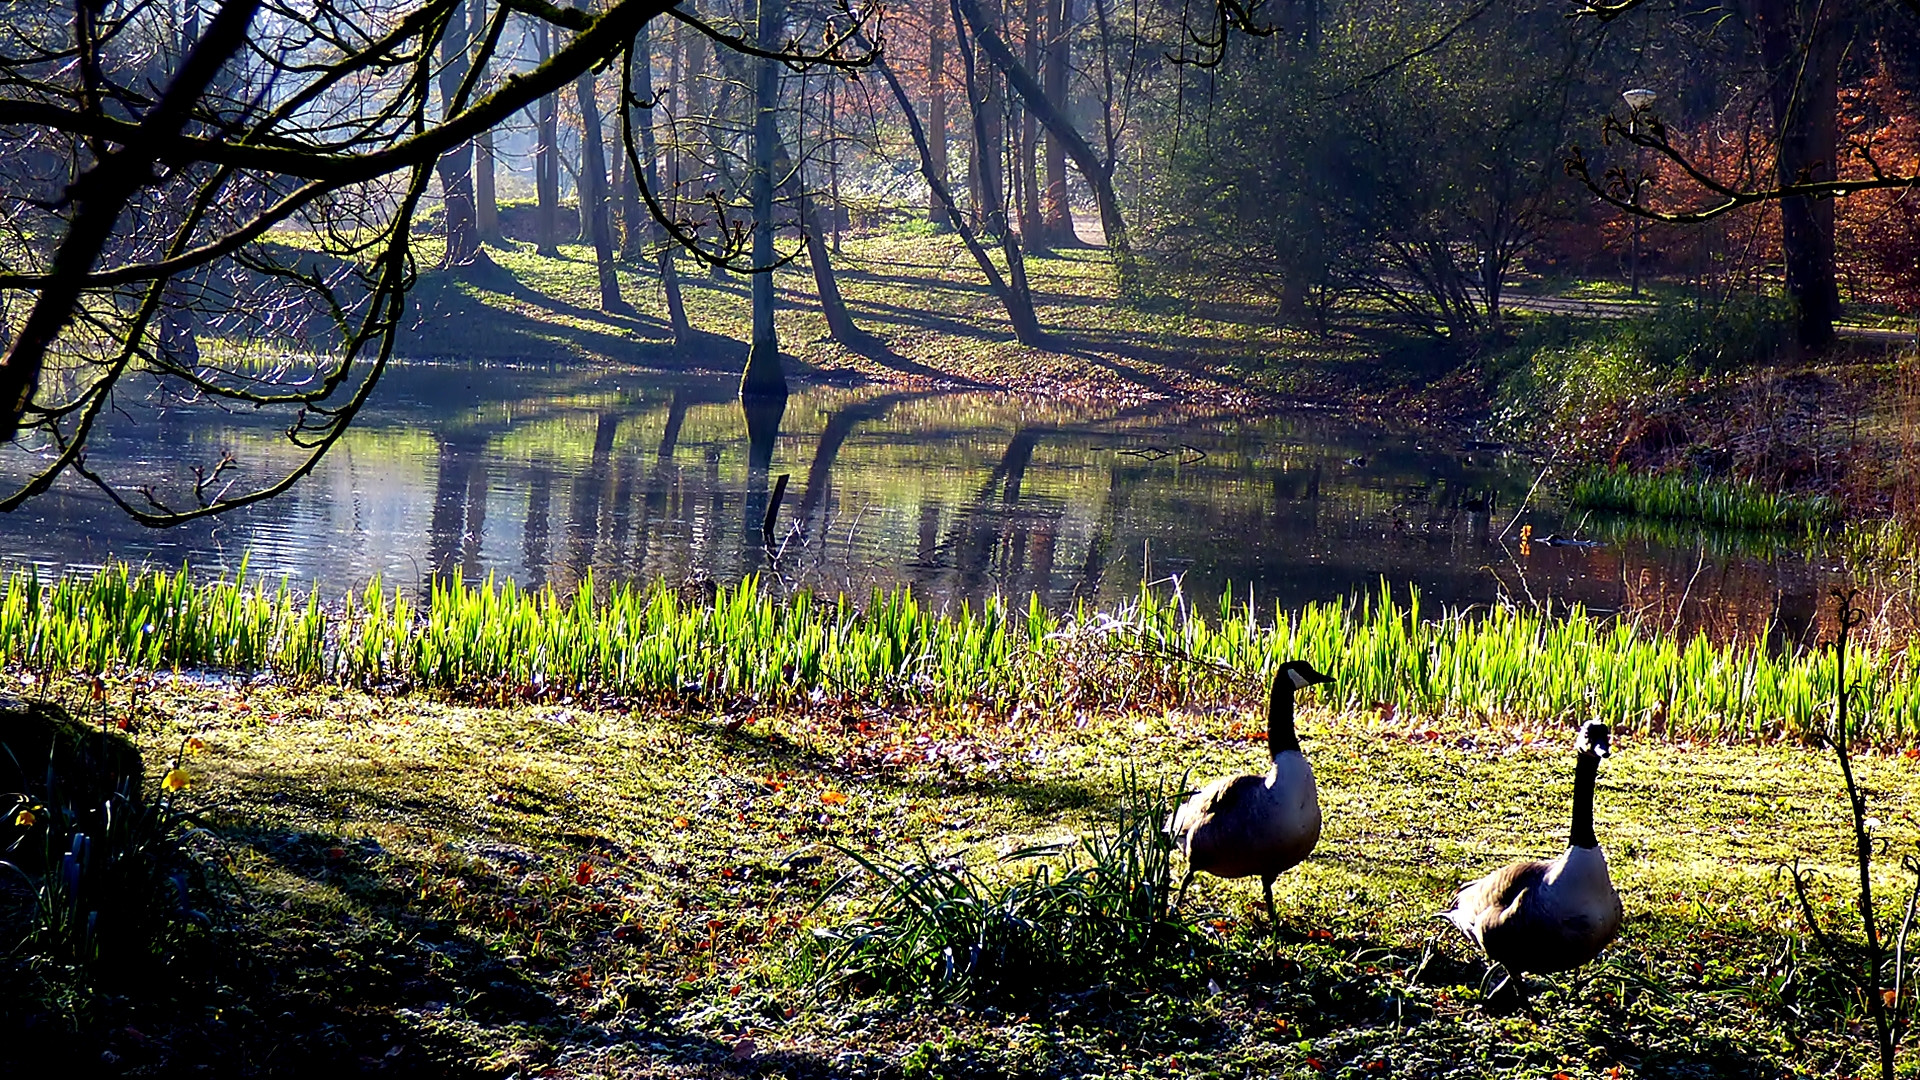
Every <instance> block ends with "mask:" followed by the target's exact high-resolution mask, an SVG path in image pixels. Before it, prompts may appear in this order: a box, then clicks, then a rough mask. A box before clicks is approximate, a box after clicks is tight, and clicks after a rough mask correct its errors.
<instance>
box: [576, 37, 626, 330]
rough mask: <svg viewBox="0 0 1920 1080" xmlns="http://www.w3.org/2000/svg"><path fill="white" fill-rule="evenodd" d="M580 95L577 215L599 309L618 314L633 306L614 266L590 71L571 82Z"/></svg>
mask: <svg viewBox="0 0 1920 1080" xmlns="http://www.w3.org/2000/svg"><path fill="white" fill-rule="evenodd" d="M573 85H574V90H575V92H576V93H577V94H578V95H579V98H580V216H581V217H582V218H584V219H585V220H586V222H587V235H588V237H589V238H590V239H592V241H593V262H594V269H595V270H597V271H598V272H599V275H600V310H601V311H610V312H615V313H618V314H621V315H626V314H630V313H631V312H632V311H633V308H631V307H629V306H628V304H627V302H626V301H625V300H622V299H621V298H620V277H619V275H618V274H616V273H615V272H614V268H613V223H612V222H611V221H609V220H608V214H607V201H608V200H607V144H606V143H605V142H604V141H603V140H602V138H601V135H602V132H601V130H600V102H599V99H598V95H597V94H596V93H595V92H594V78H593V72H591V71H587V72H584V73H583V74H581V76H580V78H579V79H578V80H577V81H576V82H575V83H574V84H573Z"/></svg>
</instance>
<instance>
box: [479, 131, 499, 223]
mask: <svg viewBox="0 0 1920 1080" xmlns="http://www.w3.org/2000/svg"><path fill="white" fill-rule="evenodd" d="M474 151H475V152H474V167H473V193H474V216H475V219H476V220H477V221H478V223H479V225H480V239H481V241H482V242H483V243H488V244H498V243H500V241H501V235H500V200H499V196H498V194H497V192H496V190H495V186H494V154H493V129H492V128H488V129H487V130H485V131H483V132H481V133H480V138H479V139H478V140H476V141H475V147H474Z"/></svg>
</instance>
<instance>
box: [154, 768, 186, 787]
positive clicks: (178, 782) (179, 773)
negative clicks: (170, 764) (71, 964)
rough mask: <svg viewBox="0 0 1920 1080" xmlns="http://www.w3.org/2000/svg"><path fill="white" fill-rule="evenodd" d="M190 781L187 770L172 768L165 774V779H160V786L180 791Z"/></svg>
mask: <svg viewBox="0 0 1920 1080" xmlns="http://www.w3.org/2000/svg"><path fill="white" fill-rule="evenodd" d="M191 782H192V778H191V777H189V776H188V775H187V770H185V769H174V770H173V771H172V772H169V773H168V774H167V778H166V779H165V780H162V781H160V786H161V787H163V788H166V789H167V790H168V791H180V790H183V789H184V788H185V787H186V786H187V785H188V784H189V783H191Z"/></svg>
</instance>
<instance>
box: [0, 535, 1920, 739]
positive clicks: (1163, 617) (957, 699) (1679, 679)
mask: <svg viewBox="0 0 1920 1080" xmlns="http://www.w3.org/2000/svg"><path fill="white" fill-rule="evenodd" d="M0 656H3V657H5V658H6V660H7V661H8V662H10V663H13V664H17V665H23V666H26V667H29V668H33V669H37V670H42V671H48V672H74V671H80V672H102V671H109V670H112V669H114V668H116V667H118V666H121V665H127V666H132V667H146V668H158V667H164V666H170V665H171V666H182V667H186V666H211V667H218V668H223V669H227V670H236V671H266V672H271V673H274V674H276V675H279V676H282V677H285V678H288V679H291V680H296V681H300V680H329V681H340V682H347V683H354V684H361V685H386V686H391V685H395V684H401V685H412V686H415V687H434V688H444V689H450V690H460V691H465V692H487V693H510V694H513V695H516V696H521V695H535V696H537V695H544V694H550V693H551V694H562V695H569V694H595V693H599V694H614V695H619V696H623V697H630V698H646V699H651V700H665V701H669V702H675V703H678V704H679V705H681V706H682V707H692V706H698V705H700V704H701V703H703V702H706V703H711V702H722V703H724V702H728V701H735V700H746V701H753V702H758V703H764V704H775V705H778V704H788V703H796V702H800V701H806V700H813V699H815V698H816V697H817V696H819V695H826V694H834V695H838V696H840V697H841V698H843V699H849V700H868V701H882V702H920V703H929V704H938V705H956V704H963V703H981V704H985V705H988V706H990V707H993V708H996V709H1006V710H1011V709H1013V708H1015V707H1020V706H1024V707H1027V708H1029V709H1040V710H1043V711H1044V710H1059V709H1073V708H1091V707H1107V706H1120V707H1128V706H1132V707H1138V706H1141V705H1145V704H1156V705H1184V704H1187V703H1190V702H1195V701H1212V700H1217V699H1218V697H1219V696H1220V695H1221V694H1223V693H1232V692H1240V691H1242V690H1244V689H1246V688H1247V687H1248V686H1250V685H1253V683H1251V682H1250V681H1249V676H1251V677H1252V679H1253V680H1256V681H1258V680H1264V679H1265V678H1266V677H1267V676H1268V675H1269V674H1270V673H1271V672H1272V670H1273V669H1274V667H1275V666H1276V665H1277V664H1278V663H1279V662H1281V661H1282V660H1284V659H1285V658H1288V657H1293V656H1299V657H1304V658H1306V659H1309V660H1311V661H1312V662H1313V663H1314V665H1315V666H1316V667H1319V668H1320V669H1321V670H1322V671H1326V672H1329V673H1331V674H1332V675H1333V676H1334V677H1335V678H1336V679H1338V680H1339V682H1338V684H1337V685H1336V686H1335V687H1333V688H1332V691H1333V693H1334V694H1336V695H1337V696H1338V697H1339V698H1340V699H1341V700H1342V701H1343V702H1344V703H1346V704H1349V705H1354V706H1358V707H1364V706H1369V705H1372V704H1374V703H1376V702H1395V703H1399V704H1401V705H1404V706H1410V707H1414V708H1417V709H1420V710H1423V711H1427V712H1433V713H1443V712H1462V713H1467V714H1470V715H1481V716H1498V715H1526V716H1532V717H1537V718H1566V719H1573V718H1588V717H1593V718H1598V719H1603V720H1607V721H1608V722H1610V723H1612V724H1614V725H1616V726H1617V727H1620V728H1622V729H1624V730H1634V729H1636V728H1638V727H1641V726H1642V725H1644V724H1645V723H1647V721H1648V718H1649V717H1650V716H1653V715H1656V714H1658V715H1660V716H1662V717H1663V718H1664V723H1665V724H1666V725H1667V728H1668V730H1671V731H1681V732H1687V733H1690V734H1695V735H1700V736H1707V737H1713V738H1726V739H1743V738H1762V737H1774V736H1779V735H1788V736H1793V737H1806V736H1808V735H1809V734H1810V733H1813V732H1816V731H1818V730H1819V728H1818V718H1817V716H1816V712H1817V707H1816V698H1817V695H1816V694H1815V693H1814V687H1816V686H1818V685H1823V684H1822V683H1821V682H1820V680H1821V679H1829V678H1830V676H1829V675H1827V674H1826V667H1825V666H1824V665H1830V664H1831V662H1832V661H1831V659H1830V658H1823V657H1821V656H1818V655H1810V656H1802V657H1778V656H1772V655H1769V654H1768V653H1767V652H1766V651H1765V650H1764V649H1762V648H1760V647H1759V646H1758V645H1753V644H1736V645H1718V644H1715V643H1714V642H1712V641H1709V640H1708V639H1707V638H1705V637H1704V636H1702V637H1696V638H1694V639H1691V640H1686V641H1679V640H1674V639H1672V638H1668V637H1665V636H1663V635H1659V634H1656V633H1647V634H1643V633H1640V632H1639V631H1638V629H1637V628H1636V627H1635V626H1633V625H1632V624H1630V623H1626V622H1621V621H1617V620H1608V619H1603V618H1597V617H1594V616H1591V615H1588V614H1587V613H1586V612H1585V611H1584V610H1583V609H1581V608H1579V607H1571V608H1565V609H1561V610H1559V611H1538V610H1530V609H1521V608H1517V607H1497V608H1494V609H1493V610H1491V611H1488V612H1486V613H1483V614H1476V613H1467V612H1448V611H1443V612H1438V613H1432V612H1426V611H1423V610H1422V608H1421V604H1420V598H1419V595H1418V593H1413V594H1411V595H1410V596H1409V599H1408V600H1407V602H1405V603H1402V602H1399V601H1397V600H1395V599H1393V598H1392V597H1390V596H1389V595H1387V594H1386V593H1385V592H1384V591H1383V593H1382V594H1381V595H1379V596H1377V597H1374V598H1370V599H1368V600H1365V601H1363V602H1359V603H1353V604H1345V603H1316V604H1309V605H1307V606H1305V607H1304V608H1302V609H1300V610H1298V611H1294V612H1288V611H1285V610H1275V611H1273V612H1272V613H1271V617H1270V619H1263V618H1262V617H1261V613H1260V612H1259V611H1258V610H1257V609H1256V607H1255V605H1254V603H1253V602H1252V601H1251V600H1250V599H1249V600H1246V601H1244V602H1235V601H1234V600H1233V598H1232V597H1231V596H1230V595H1229V596H1228V597H1226V598H1224V599H1223V600H1222V602H1221V607H1220V610H1219V611H1218V612H1217V613H1216V614H1215V615H1214V616H1213V617H1211V618H1209V617H1206V616H1204V615H1202V614H1201V613H1198V612H1195V611H1193V610H1192V609H1190V608H1189V607H1187V605H1186V604H1185V603H1184V602H1183V601H1182V600H1181V598H1180V597H1179V596H1178V595H1174V596H1171V597H1166V596H1162V595H1160V594H1157V593H1154V592H1153V591H1151V590H1147V589H1143V590H1142V591H1141V593H1140V596H1139V598H1138V599H1137V600H1136V601H1135V602H1133V603H1132V604H1129V605H1126V606H1124V607H1122V608H1120V609H1118V610H1115V611H1107V612H1100V611H1094V610H1092V609H1090V608H1088V607H1086V606H1085V605H1081V606H1079V607H1077V608H1075V609H1074V610H1073V611H1072V612H1069V613H1067V614H1064V615H1055V614H1053V613H1051V612H1048V611H1046V610H1045V609H1044V608H1042V607H1041V606H1040V604H1039V602H1038V600H1037V599H1034V598H1030V599H1029V603H1028V604H1027V605H1026V607H1025V610H1024V612H1022V613H1020V614H1018V615H1016V614H1014V612H1012V611H1010V610H1009V608H1008V607H1007V605H1005V604H1004V603H1003V602H1001V601H999V600H994V601H990V602H989V603H987V604H986V605H985V606H984V607H982V608H980V609H978V610H976V609H973V608H971V607H967V606H962V607H960V608H958V609H955V610H952V611H947V612H937V611H934V610H931V609H928V608H926V607H924V606H922V605H921V603H920V602H919V601H918V600H917V599H916V598H915V597H914V596H913V595H912V594H911V593H910V592H908V591H906V590H900V591H896V592H879V593H875V594H874V596H873V597H872V598H871V599H870V600H869V601H868V603H867V604H866V605H865V606H864V607H862V606H859V605H856V604H854V603H853V602H852V601H851V600H849V599H848V598H846V597H844V596H842V597H839V598H837V599H835V600H832V601H822V600H816V599H814V598H812V597H810V596H807V595H805V594H801V595H798V596H795V597H792V598H789V599H784V600H783V599H779V598H777V597H776V596H774V595H773V593H772V592H771V591H770V590H769V589H767V588H765V587H763V586H762V585H761V584H760V583H759V582H758V581H757V580H755V579H751V578H750V579H748V580H746V581H743V582H741V583H740V584H739V585H737V586H733V587H727V588H722V589H720V590H719V591H718V593H717V594H716V595H715V596H714V597H713V599H712V600H711V602H705V601H704V600H703V599H688V597H687V596H686V595H685V594H683V593H682V592H681V591H679V590H677V589H675V588H673V587H670V586H667V585H665V584H662V583H658V582H656V583H654V584H650V585H621V586H617V587H614V588H611V589H609V590H607V592H606V593H605V595H604V596H599V597H596V594H595V591H594V589H593V585H592V582H591V581H588V582H587V583H585V584H583V585H582V587H581V588H580V589H579V590H578V591H577V592H576V593H575V594H574V595H572V596H571V597H562V596H560V595H559V594H557V593H555V592H554V591H553V590H551V589H544V590H541V591H538V592H522V591H520V590H519V588H518V587H516V586H515V585H513V584H512V583H510V582H509V583H507V584H505V585H495V584H494V583H492V582H491V581H488V582H486V583H484V584H481V585H477V586H472V585H467V584H464V583H463V582H460V581H458V580H452V581H440V582H438V583H436V584H435V585H434V587H433V591H432V595H431V597H430V598H429V600H428V602H427V604H426V605H425V606H424V607H423V608H422V607H416V606H415V605H414V604H413V603H411V602H410V601H409V600H407V598H406V596H405V594H404V593H402V592H401V591H400V590H398V589H396V590H394V592H393V593H391V594H388V593H385V592H383V591H382V587H381V585H380V584H379V582H377V581H376V582H374V583H373V584H371V585H369V586H368V588H367V589H366V591H365V592H364V593H362V594H360V595H359V596H357V597H356V596H354V595H353V594H348V595H347V596H346V597H344V598H343V599H342V600H341V601H340V602H339V603H338V604H335V605H325V604H322V603H321V600H320V597H319V594H318V593H311V594H308V595H306V596H305V597H300V596H297V595H295V594H294V593H293V592H291V591H290V590H289V589H288V588H287V586H286V585H285V584H284V583H283V584H281V585H280V586H278V587H277V588H268V587H265V586H254V585H246V584H242V583H238V582H233V581H224V580H222V581H214V582H210V583H208V584H205V585H195V584H193V583H192V580H191V575H190V574H188V573H187V572H186V571H184V570H183V571H180V572H177V573H169V572H167V571H161V570H141V571H137V572H136V571H133V570H131V569H130V568H128V567H126V566H124V565H120V566H110V567H107V568H105V569H103V570H101V571H99V572H97V573H95V574H93V575H91V576H75V577H67V578H62V579H60V580H59V581H58V582H55V583H54V584H52V585H51V586H48V585H43V584H41V583H40V582H39V581H38V579H37V578H35V577H34V576H33V574H32V573H31V572H30V571H19V572H16V573H15V574H14V575H13V576H12V577H11V578H9V579H8V581H7V583H6V586H5V592H4V595H0ZM1855 663H1856V664H1858V665H1860V667H1861V670H1862V671H1864V672H1867V673H1868V674H1869V676H1870V677H1868V678H1867V685H1868V687H1869V689H1868V690H1866V691H1864V692H1863V694H1864V700H1863V702H1862V706H1863V707H1862V710H1861V717H1860V728H1859V730H1860V732H1861V736H1862V738H1863V739H1865V740H1867V741H1871V742H1876V743H1878V742H1892V741H1899V742H1911V741H1913V740H1916V739H1920V683H1916V681H1915V680H1914V678H1913V676H1912V672H1911V670H1910V668H1909V666H1908V664H1907V661H1906V658H1905V650H1904V649H1895V648H1891V647H1876V648H1875V649H1872V650H1863V651H1862V652H1861V653H1860V654H1859V655H1858V656H1857V657H1856V659H1855Z"/></svg>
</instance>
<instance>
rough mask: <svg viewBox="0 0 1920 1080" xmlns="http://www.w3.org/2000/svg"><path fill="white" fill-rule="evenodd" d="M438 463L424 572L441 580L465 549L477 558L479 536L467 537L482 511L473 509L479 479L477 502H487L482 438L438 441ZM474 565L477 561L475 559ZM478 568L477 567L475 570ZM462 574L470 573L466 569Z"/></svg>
mask: <svg viewBox="0 0 1920 1080" xmlns="http://www.w3.org/2000/svg"><path fill="white" fill-rule="evenodd" d="M438 441H439V443H440V447H439V451H440V452H439V462H438V465H437V467H436V469H435V472H434V480H433V518H432V520H431V522H430V523H429V524H428V526H427V573H428V576H429V577H440V576H442V575H445V574H450V573H452V572H453V570H454V563H455V559H456V558H457V557H459V558H461V561H462V562H466V561H467V560H466V559H465V558H464V556H465V554H466V552H467V550H468V549H470V548H471V549H473V550H474V551H475V552H476V555H477V547H478V544H479V537H478V535H477V533H475V534H472V535H470V529H472V528H473V527H474V523H475V522H476V521H478V520H484V514H485V510H484V509H483V508H476V507H475V506H474V505H473V503H474V501H475V492H474V488H475V481H476V477H478V480H479V489H480V490H479V496H478V498H479V501H480V502H482V503H484V502H485V501H486V486H485V484H486V480H485V473H486V470H485V468H483V467H482V463H483V461H484V460H485V454H486V440H485V439H484V438H479V439H474V438H472V437H466V438H458V437H456V438H441V439H440V440H438ZM474 561H475V562H476V563H477V558H476V559H475V560H474ZM476 568H477V567H476ZM461 570H462V572H463V573H471V571H468V570H467V568H466V567H465V566H462V567H461Z"/></svg>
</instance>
